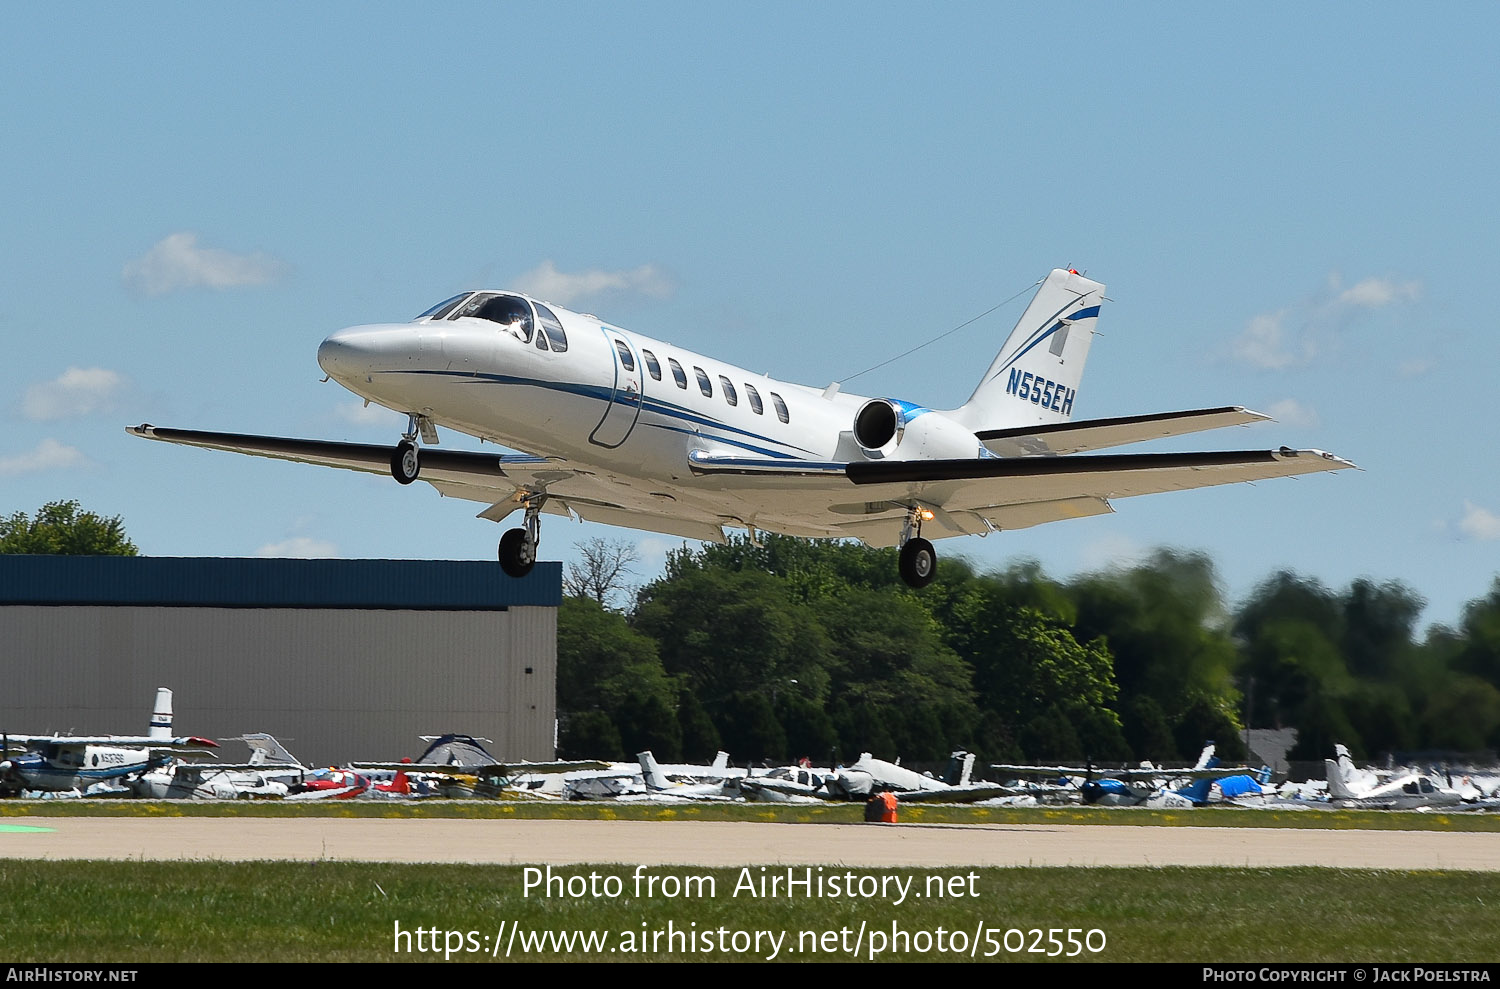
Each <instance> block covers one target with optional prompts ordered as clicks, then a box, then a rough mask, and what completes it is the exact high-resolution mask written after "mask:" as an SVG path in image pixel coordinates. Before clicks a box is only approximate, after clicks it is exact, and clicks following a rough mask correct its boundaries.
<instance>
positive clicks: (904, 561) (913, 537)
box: [900, 505, 937, 587]
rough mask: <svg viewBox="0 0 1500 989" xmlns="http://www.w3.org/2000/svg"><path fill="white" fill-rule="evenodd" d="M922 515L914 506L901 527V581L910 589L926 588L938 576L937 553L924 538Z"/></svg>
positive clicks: (908, 510)
mask: <svg viewBox="0 0 1500 989" xmlns="http://www.w3.org/2000/svg"><path fill="white" fill-rule="evenodd" d="M922 515H923V510H922V509H920V508H918V507H917V506H915V505H913V506H912V507H910V508H908V509H907V510H906V523H905V524H904V525H902V527H901V557H900V563H901V579H902V580H904V581H906V584H907V586H908V587H926V586H927V585H928V584H930V583H932V581H933V578H935V577H936V576H937V551H936V550H934V549H933V548H932V543H930V542H928V541H927V540H925V539H923V538H922Z"/></svg>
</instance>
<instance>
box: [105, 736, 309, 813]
mask: <svg viewBox="0 0 1500 989" xmlns="http://www.w3.org/2000/svg"><path fill="white" fill-rule="evenodd" d="M220 741H221V742H244V743H245V744H246V745H248V746H249V747H250V758H249V759H248V760H247V761H245V762H238V763H228V762H187V761H185V760H182V759H171V760H169V761H168V762H166V763H165V764H163V765H161V766H158V767H156V768H154V769H151V770H148V771H146V772H144V773H139V774H137V775H135V776H132V777H129V778H128V779H127V780H126V785H127V786H128V787H129V788H130V791H131V792H132V793H133V794H135V796H137V797H144V798H146V799H149V800H189V799H195V800H246V799H277V798H280V797H285V796H287V794H289V793H290V792H291V788H292V787H293V786H295V785H297V784H298V783H300V782H302V777H303V775H304V774H306V773H307V772H308V770H307V769H306V768H305V767H303V766H302V765H301V764H300V763H299V762H298V761H297V759H296V758H295V757H294V756H293V755H292V754H291V753H290V752H288V751H287V750H286V749H284V748H282V746H281V743H280V742H278V741H276V739H275V738H273V737H272V736H270V735H267V734H265V733H252V734H246V735H239V736H236V737H235V738H222V739H220Z"/></svg>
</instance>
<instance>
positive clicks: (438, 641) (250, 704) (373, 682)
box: [0, 556, 562, 765]
mask: <svg viewBox="0 0 1500 989" xmlns="http://www.w3.org/2000/svg"><path fill="white" fill-rule="evenodd" d="M561 602H562V564H560V563H538V564H537V565H536V568H535V569H534V570H533V571H532V572H531V573H530V574H529V575H528V576H527V577H526V578H524V579H521V580H515V579H512V578H509V577H506V576H505V575H504V574H503V573H502V572H501V570H500V568H499V567H498V566H497V565H495V564H493V563H487V562H471V561H435V560H271V559H217V558H191V559H189V558H180V559H179V558H168V557H126V556H0V730H4V731H6V732H13V733H22V734H54V733H57V734H61V733H64V732H67V733H72V734H121V735H126V734H128V735H141V734H145V732H146V729H147V724H148V722H149V720H150V716H151V707H152V704H153V701H154V700H155V697H156V688H157V687H159V686H161V687H170V688H172V691H173V694H174V697H173V703H174V707H175V709H176V711H175V714H176V721H175V723H174V726H173V734H175V735H203V736H207V737H210V738H215V739H218V738H226V737H230V736H234V735H240V734H243V733H245V732H269V733H271V734H272V735H275V736H276V737H277V738H278V739H279V740H281V742H282V743H283V744H284V745H285V746H286V747H287V749H289V750H290V751H291V752H292V754H294V755H296V756H297V757H298V758H299V759H301V760H302V761H303V763H304V764H307V765H332V764H342V763H345V762H349V761H353V760H369V761H384V760H395V759H399V758H401V757H402V756H407V755H410V756H415V755H417V754H418V753H420V752H421V750H422V748H423V747H424V744H425V743H423V742H422V741H421V740H420V739H419V738H418V736H419V735H437V734H442V733H444V732H461V733H464V734H468V735H475V736H480V737H483V738H488V739H491V740H493V743H494V744H493V745H486V748H488V749H489V750H490V751H491V752H492V753H494V755H495V756H496V757H497V758H500V759H528V760H547V759H552V758H553V755H554V745H555V722H556V703H557V701H556V697H557V693H556V680H557V609H558V606H559V605H560V604H561ZM246 755H248V750H246V749H242V748H241V747H240V746H239V745H237V744H236V743H229V744H228V745H226V746H225V747H224V751H223V759H224V760H225V761H238V760H240V759H242V758H244V757H245V756H246Z"/></svg>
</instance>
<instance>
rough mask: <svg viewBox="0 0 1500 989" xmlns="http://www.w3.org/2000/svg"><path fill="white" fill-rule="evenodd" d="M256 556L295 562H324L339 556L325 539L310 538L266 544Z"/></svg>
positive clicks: (335, 548) (297, 538) (337, 551)
mask: <svg viewBox="0 0 1500 989" xmlns="http://www.w3.org/2000/svg"><path fill="white" fill-rule="evenodd" d="M255 555H256V556H271V557H278V558H284V559H285V558H290V559H295V560H326V559H332V558H334V557H337V556H338V555H339V549H338V547H337V546H335V545H334V544H333V543H331V542H329V541H328V540H326V539H313V538H312V537H310V536H293V537H292V538H291V539H284V540H282V541H281V542H279V543H267V544H266V545H264V546H262V547H261V548H260V549H258V550H256V551H255Z"/></svg>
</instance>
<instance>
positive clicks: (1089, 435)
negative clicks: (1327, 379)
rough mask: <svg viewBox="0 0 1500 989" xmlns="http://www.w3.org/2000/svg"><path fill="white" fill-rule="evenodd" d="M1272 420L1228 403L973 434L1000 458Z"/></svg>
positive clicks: (1077, 449)
mask: <svg viewBox="0 0 1500 989" xmlns="http://www.w3.org/2000/svg"><path fill="white" fill-rule="evenodd" d="M1270 418H1271V417H1270V416H1268V415H1263V414H1262V413H1259V412H1252V411H1251V410H1249V409H1246V408H1243V407H1241V406H1229V407H1225V408H1222V409H1190V410H1188V411H1186V412H1163V413H1159V414H1156V415H1140V416H1123V417H1120V418H1115V419H1085V420H1083V421H1081V422H1059V423H1053V424H1051V425H1045V426H1043V425H1035V426H1021V427H1017V428H1015V429H985V430H980V431H979V432H977V433H975V435H976V436H978V437H979V441H980V442H981V443H983V444H984V446H985V449H987V450H989V451H990V452H991V453H993V454H995V455H997V456H1001V457H1027V456H1037V455H1049V454H1055V455H1066V454H1070V453H1082V452H1084V451H1086V450H1103V449H1106V448H1108V447H1112V446H1124V445H1125V444H1127V443H1141V442H1144V441H1146V440H1156V439H1162V438H1163V437H1167V436H1182V435H1184V434H1186V433H1196V432H1199V431H1200V430H1204V429H1222V428H1224V427H1225V426H1243V425H1247V424H1249V423H1254V422H1268V421H1270Z"/></svg>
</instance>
